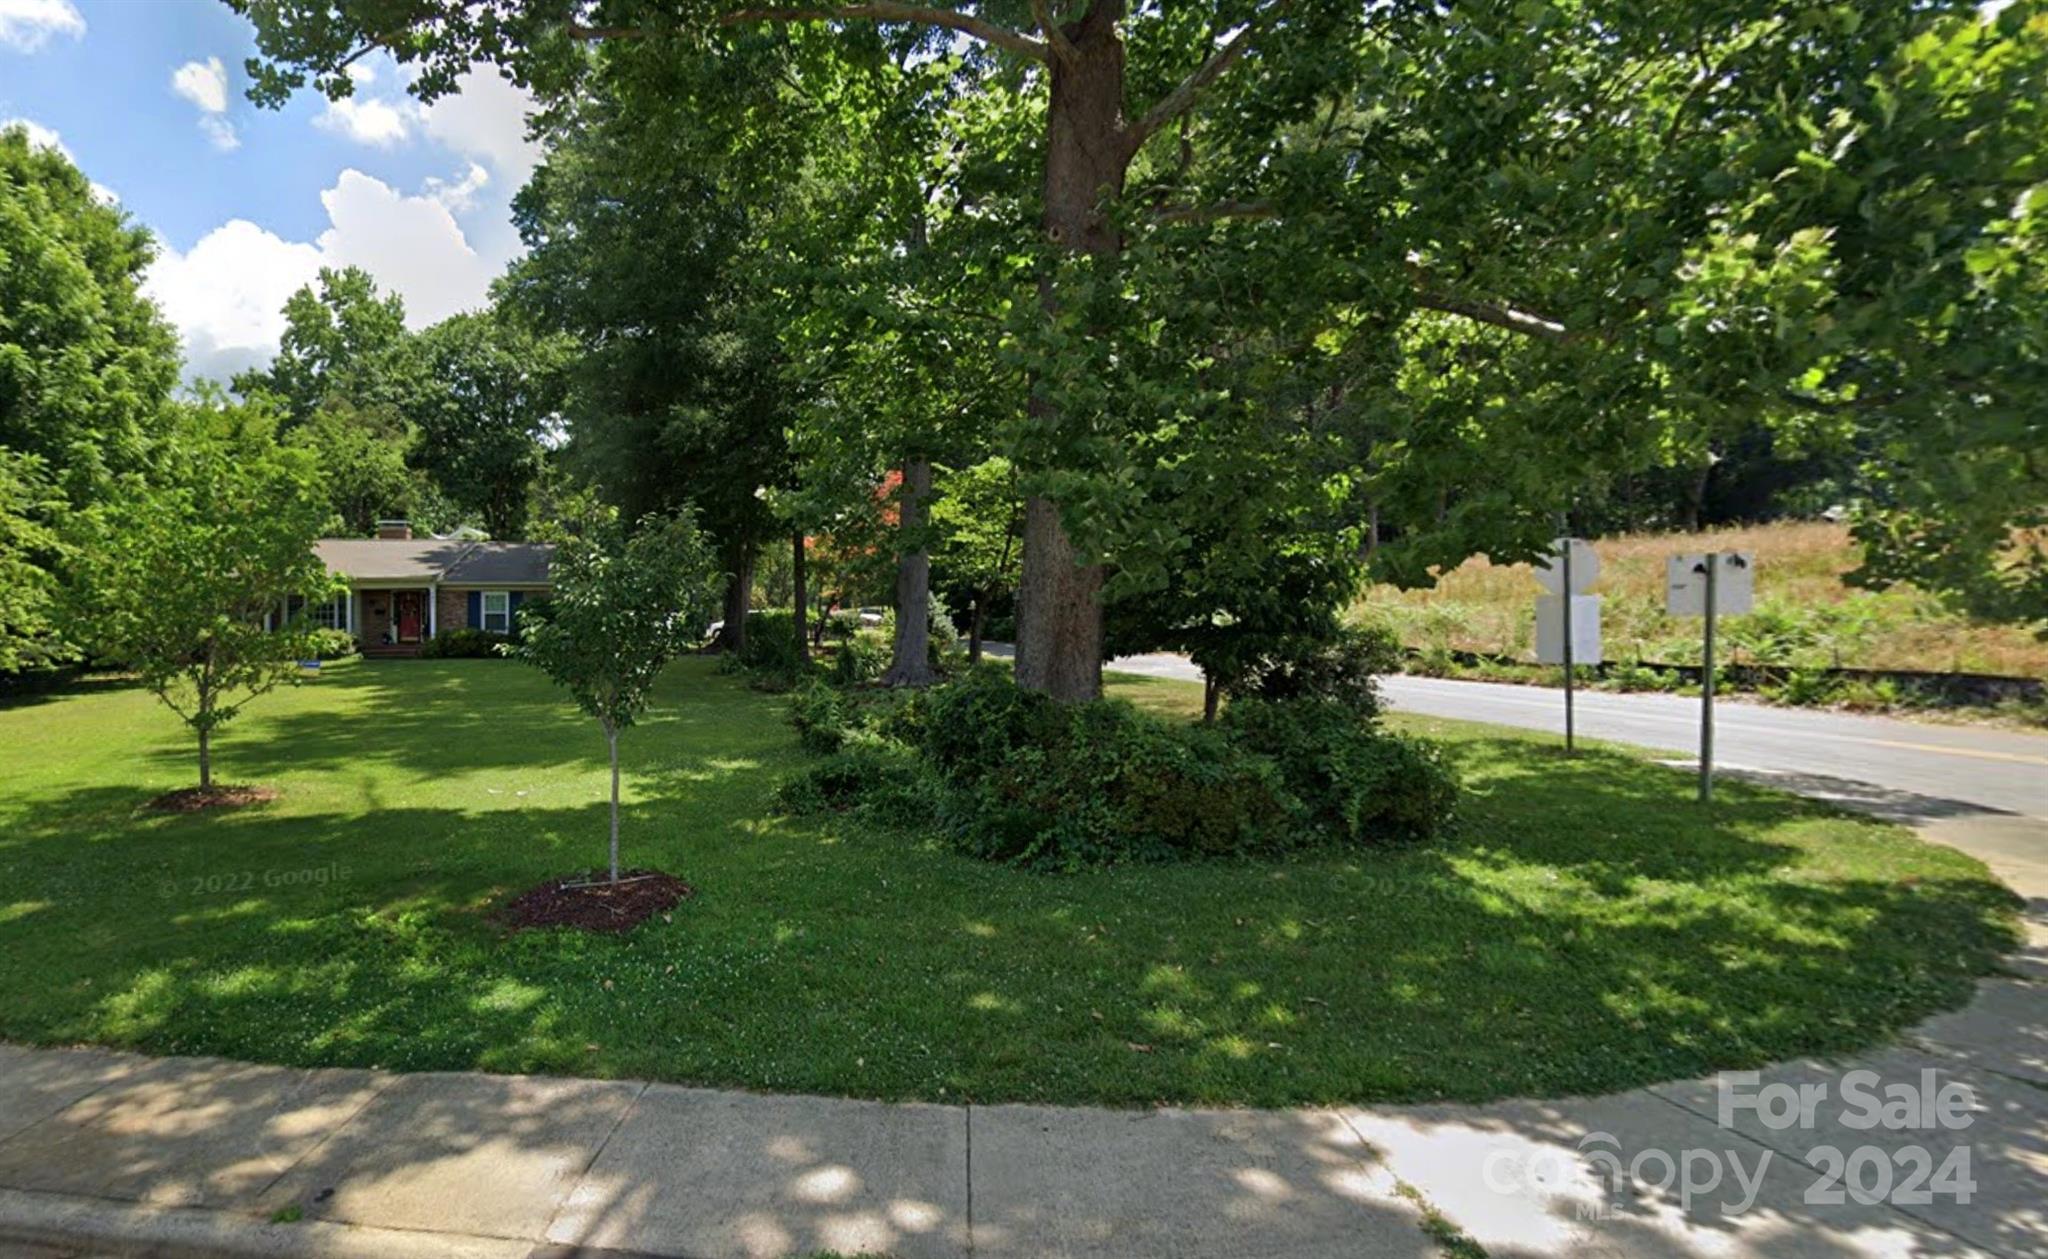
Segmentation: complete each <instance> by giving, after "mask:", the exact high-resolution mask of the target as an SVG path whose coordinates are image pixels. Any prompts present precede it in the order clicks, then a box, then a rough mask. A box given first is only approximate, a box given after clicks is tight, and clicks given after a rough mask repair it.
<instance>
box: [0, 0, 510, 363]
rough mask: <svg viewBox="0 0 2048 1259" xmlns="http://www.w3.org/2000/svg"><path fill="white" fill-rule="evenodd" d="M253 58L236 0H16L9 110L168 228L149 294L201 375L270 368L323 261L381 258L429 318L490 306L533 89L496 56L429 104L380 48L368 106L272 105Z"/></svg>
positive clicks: (3, 78)
mask: <svg viewBox="0 0 2048 1259" xmlns="http://www.w3.org/2000/svg"><path fill="white" fill-rule="evenodd" d="M253 51H254V42H253V40H252V39H251V37H250V32H249V28H248V25H247V24H246V23H245V22H243V21H242V20H241V19H239V18H237V17H236V16H235V15H234V14H233V13H231V12H230V11H229V10H228V9H227V7H226V6H225V5H223V4H221V3H218V0H0V123H4V122H15V121H20V122H24V123H26V124H27V125H28V126H29V127H30V131H31V134H32V135H33V136H34V137H35V138H37V139H38V140H40V141H42V142H45V143H53V144H56V145H59V146H60V147H62V148H63V149H64V150H65V151H66V152H68V153H69V154H71V156H72V158H73V160H74V161H76V162H77V163H78V164H79V166H80V167H81V168H82V169H83V170H84V171H85V173H86V174H87V176H89V177H90V178H91V179H92V180H93V181H94V182H95V183H97V184H98V185H100V186H101V187H102V188H104V189H105V190H106V191H107V192H108V193H109V194H111V195H112V196H114V197H116V198H118V199H119V202H120V205H121V206H122V208H123V209H125V210H127V211H128V212H129V213H130V214H131V215H132V216H134V218H135V219H136V220H137V221H138V222H140V223H142V224H143V225H145V226H147V227H149V228H150V229H151V230H153V231H154V232H155V233H156V234H157V236H158V238H159V241H160V243H161V245H162V248H163V257H162V258H161V259H160V260H159V261H158V263H157V264H156V266H155V267H153V268H152V270H151V274H150V277H149V282H148V289H149V291H150V293H151V294H152V296H154V297H156V298H157V299H158V301H159V302H160V303H161V304H162V305H163V307H164V309H165V313H166V314H167V315H168V316H169V317H170V318H171V320H172V322H173V323H175V324H177V325H178V327H179V330H180V332H181V334H182V335H183V336H184V338H185V341H186V348H187V359H188V365H187V370H188V374H190V375H194V376H199V375H212V376H223V375H226V374H227V373H229V372H232V371H234V370H236V369H238V368H241V367H244V366H248V365H250V364H252V363H259V362H263V361H266V360H267V359H268V358H269V356H270V354H271V353H272V352H274V350H275V348H276V341H277V334H278V332H279V331H280V330H281V327H282V320H281V319H280V318H279V317H278V315H277V308H278V307H279V306H281V305H282V303H283V300H284V298H285V297H286V296H288V295H289V294H290V293H291V291H292V290H293V289H295V288H297V287H298V286H299V285H301V284H303V283H305V282H306V281H307V280H309V279H311V278H312V276H313V274H314V273H315V272H316V271H317V270H318V268H319V267H320V266H322V265H344V264H349V263H353V264H356V265H360V266H363V267H365V268H367V269H368V270H369V271H370V272H371V273H372V274H373V275H375V276H377V277H378V279H379V281H380V283H382V284H384V285H385V286H386V287H388V288H392V289H395V290H397V291H398V292H399V293H400V294H401V295H402V296H404V298H405V299H406V305H407V311H408V316H409V318H410V319H411V321H412V322H413V323H414V324H415V325H420V324H424V323H427V322H431V321H433V320H435V319H439V318H442V317H445V316H446V315H448V314H452V313H454V312H455V311H457V310H462V309H469V308H473V307H475V306H476V305H478V304H480V303H481V302H482V301H483V299H484V286H485V285H486V284H488V282H489V281H490V279H491V278H493V277H494V276H496V275H498V274H499V273H501V272H502V271H503V269H504V266H505V264H506V262H508V261H509V260H510V259H511V258H512V257H514V256H515V255H516V253H517V250H518V241H517V238H516V236H515V235H514V233H513V232H512V230H511V226H510V222H509V206H510V202H511V197H512V194H513V193H514V192H516V191H517V190H518V188H519V185H520V184H522V183H523V182H524V181H525V179H526V176H527V174H528V173H529V172H530V171H531V169H532V164H533V162H534V160H535V157H536V154H535V150H534V149H533V147H532V146H531V145H529V144H527V143H526V142H525V140H524V112H525V109H526V108H527V105H528V103H529V102H528V101H527V100H526V98H525V97H524V96H523V95H522V94H521V93H519V92H518V91H517V90H516V89H514V88H512V87H511V86H510V85H509V84H506V83H505V82H503V80H501V79H499V78H498V77H497V75H496V74H495V72H493V71H490V70H488V69H484V70H479V71H476V72H473V73H472V74H471V76H470V77H469V79H468V80H466V81H465V85H464V90H463V92H462V93H461V94H460V95H459V96H456V97H452V98H449V99H446V100H443V101H440V102H437V103H436V104H434V105H432V106H428V107H421V106H420V105H419V104H418V103H417V102H415V101H413V100H412V99H411V98H410V97H409V96H407V95H406V93H405V91H404V79H403V76H402V75H401V73H400V71H399V69H398V67H397V66H395V65H394V64H392V63H391V62H390V61H389V60H388V59H376V60H370V61H369V62H368V64H367V66H366V70H365V77H364V78H363V79H362V80H360V81H359V82H358V86H357V92H356V96H355V97H354V98H353V99H352V100H350V101H349V102H346V103H344V104H341V105H339V106H336V105H332V104H330V103H328V102H327V101H325V100H324V99H322V98H320V97H318V96H316V95H314V94H312V93H310V92H301V93H300V94H299V95H298V96H296V97H295V98H294V99H293V100H291V101H290V102H289V103H287V104H286V105H285V107H284V108H283V109H280V110H267V109H259V108H257V107H256V106H254V105H252V104H250V103H249V101H248V99H247V97H246V96H245V95H244V92H245V90H246V89H247V86H248V80H247V76H246V75H245V74H244V73H243V71H242V63H243V61H244V59H245V58H247V57H248V56H249V55H250V54H251V53H252V52H253Z"/></svg>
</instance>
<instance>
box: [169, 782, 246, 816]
mask: <svg viewBox="0 0 2048 1259" xmlns="http://www.w3.org/2000/svg"><path fill="white" fill-rule="evenodd" d="M275 799H277V788H275V787H246V786H229V785H226V784H220V783H216V784H215V785H213V786H211V787H180V788H179V789H178V790H176V791H166V792H165V793H164V794H162V795H160V796H158V797H157V798H156V799H154V800H151V801H150V802H149V803H148V804H145V805H143V806H142V807H143V808H145V809H150V810H153V811H155V812H157V813H199V812H202V811H204V810H206V809H239V808H242V807H243V806H245V805H251V804H268V803H270V802H271V801H272V800H275Z"/></svg>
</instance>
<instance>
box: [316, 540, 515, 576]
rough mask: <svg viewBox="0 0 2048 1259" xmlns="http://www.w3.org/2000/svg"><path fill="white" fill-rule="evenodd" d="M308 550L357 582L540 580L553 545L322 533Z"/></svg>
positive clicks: (337, 571)
mask: <svg viewBox="0 0 2048 1259" xmlns="http://www.w3.org/2000/svg"><path fill="white" fill-rule="evenodd" d="M313 551H314V553H315V554H316V555H318V556H319V557H320V559H321V562H323V563H324V564H326V565H327V568H328V571H330V572H334V573H338V574H340V575H341V576H343V577H346V578H348V579H349V580H350V581H352V582H355V583H357V584H361V583H363V582H369V581H438V582H446V583H448V584H450V585H477V586H482V585H490V584H492V583H494V582H495V583H504V584H508V585H545V584H546V583H547V580H548V558H549V557H550V556H551V555H552V554H553V553H554V548H553V547H551V546H548V545H547V544H545V543H540V542H463V541H458V540H455V539H440V538H322V539H320V540H319V541H317V542H315V543H314V544H313Z"/></svg>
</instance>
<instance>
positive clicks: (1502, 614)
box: [1355, 522, 2048, 677]
mask: <svg viewBox="0 0 2048 1259" xmlns="http://www.w3.org/2000/svg"><path fill="white" fill-rule="evenodd" d="M1593 547H1594V550H1595V551H1596V552H1597V553H1598V554H1599V557H1600V580H1599V583H1598V584H1597V585H1596V586H1595V587H1594V588H1593V592H1594V593H1596V594H1600V595H1603V596H1604V597H1605V599H1604V605H1603V607H1602V609H1601V622H1602V625H1601V628H1602V637H1603V639H1604V646H1605V654H1606V656H1607V658H1608V659H1609V660H1613V661H1622V662H1628V661H1633V660H1636V659H1644V660H1652V661H1658V662H1662V663H1672V664H1690V663H1694V662H1696V661H1697V660H1698V659H1699V652H1700V647H1699V635H1700V626H1699V622H1698V621H1697V620H1679V619H1675V618H1672V617H1669V616H1666V615H1665V614H1664V585H1665V572H1664V565H1665V561H1666V560H1667V559H1668V558H1669V557H1670V556H1672V555H1676V554H1679V553H1681V552H1686V553H1697V552H1703V551H1748V552H1751V553H1753V554H1754V555H1755V556H1756V561H1757V567H1756V597H1757V608H1758V610H1759V612H1760V613H1762V614H1763V615H1761V616H1759V617H1735V618H1731V619H1729V620H1727V621H1725V622H1724V623H1723V626H1722V630H1723V633H1724V635H1726V638H1725V640H1724V642H1723V644H1722V659H1723V660H1724V661H1725V662H1728V663H1737V664H1739V663H1762V664H1786V665H1798V666H1800V667H1812V666H1816V665H1818V666H1826V665H1846V666H1849V667H1853V668H1868V669H1915V670H1920V669H1924V670H1931V671H1935V672H1943V671H1951V672H1972V673H1997V674H2005V675H2008V676H2012V677H2044V676H2048V641H2043V640H2041V639H2038V638H2036V637H2035V636H2034V635H2033V634H2032V632H2030V631H2029V630H2028V629H2027V628H2026V627H2024V626H2014V625H1982V624H1974V623H1972V622H1970V621H1968V620H1967V619H1965V618H1964V617H1961V616H1959V615H1957V614H1956V613H1954V612H1952V611H1950V610H1949V609H1947V608H1945V607H1943V606H1942V605H1941V603H1940V602H1939V601H1937V600H1935V599H1933V598H1932V597H1930V596H1928V595H1926V594H1923V593H1921V592H1920V591H1917V590H1914V589H1912V588H1910V587H1897V588H1894V589H1891V590H1887V591H1883V592H1873V591H1868V590H1858V589H1854V588H1852V587H1850V586H1848V585H1846V584H1844V583H1843V580H1842V576H1843V574H1845V573H1847V572H1848V571H1849V570H1850V569H1852V568H1855V567H1856V565H1857V564H1858V563H1860V562H1861V553H1860V551H1859V549H1858V547H1857V545H1856V543H1855V542H1854V540H1852V539H1851V538H1850V537H1849V531H1848V529H1847V528H1846V527H1844V526H1842V525H1833V524H1826V523H1818V522H1815V523H1786V524H1772V525H1758V526H1755V527H1751V528H1742V529H1717V530H1709V531H1707V532H1704V533H1697V534H1683V533H1674V534H1631V535H1628V536H1624V537H1617V538H1602V539H1597V540H1595V541H1594V543H1593ZM1538 593H1540V591H1539V588H1538V587H1537V585H1536V581H1535V578H1534V577H1533V576H1531V574H1530V571H1529V566H1528V565H1526V564H1494V563H1492V562H1490V561H1489V560H1487V559H1486V558H1484V557H1483V556H1482V557H1479V558H1476V559H1472V560H1468V561H1466V562H1465V563H1464V564H1461V565H1459V566H1458V567H1457V568H1455V569H1453V570H1452V571H1451V572H1449V573H1446V574H1444V576H1443V578H1442V580H1441V581H1439V582H1438V583H1437V585H1436V587H1435V588H1433V589H1430V590H1408V591H1402V590H1396V589H1394V588H1393V587H1390V586H1375V587H1373V588H1372V589H1370V590H1369V591H1368V592H1367V593H1366V595H1365V596H1364V597H1363V599H1362V600H1361V601H1360V603H1359V605H1358V607H1357V608H1356V609H1355V610H1356V612H1357V613H1358V615H1360V616H1361V617H1362V618H1363V619H1366V620H1369V621H1378V622H1383V623H1385V624H1387V625H1388V626H1389V627H1390V628H1392V629H1393V630H1394V631H1395V632H1396V633H1397V634H1399V635H1400V636H1401V638H1402V639H1403V640H1404V642H1406V644H1407V645H1408V646H1410V647H1415V648H1418V649H1423V650H1427V649H1429V648H1433V647H1446V648H1451V649H1454V650H1460V651H1476V652H1483V653H1487V654H1494V655H1511V656H1517V657H1531V653H1532V652H1533V650H1534V643H1533V638H1534V634H1535V624H1534V618H1535V606H1536V605H1535V600H1536V596H1537V594H1538ZM1787 629H1793V630H1796V631H1797V633H1796V635H1795V636H1790V637H1788V635H1787V633H1786V631H1787Z"/></svg>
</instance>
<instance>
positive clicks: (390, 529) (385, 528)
mask: <svg viewBox="0 0 2048 1259" xmlns="http://www.w3.org/2000/svg"><path fill="white" fill-rule="evenodd" d="M377 536H378V537H380V538H392V539H395V540H397V541H400V542H405V541H409V540H410V539H411V538H412V522H411V521H410V520H380V521H378V522H377Z"/></svg>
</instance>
